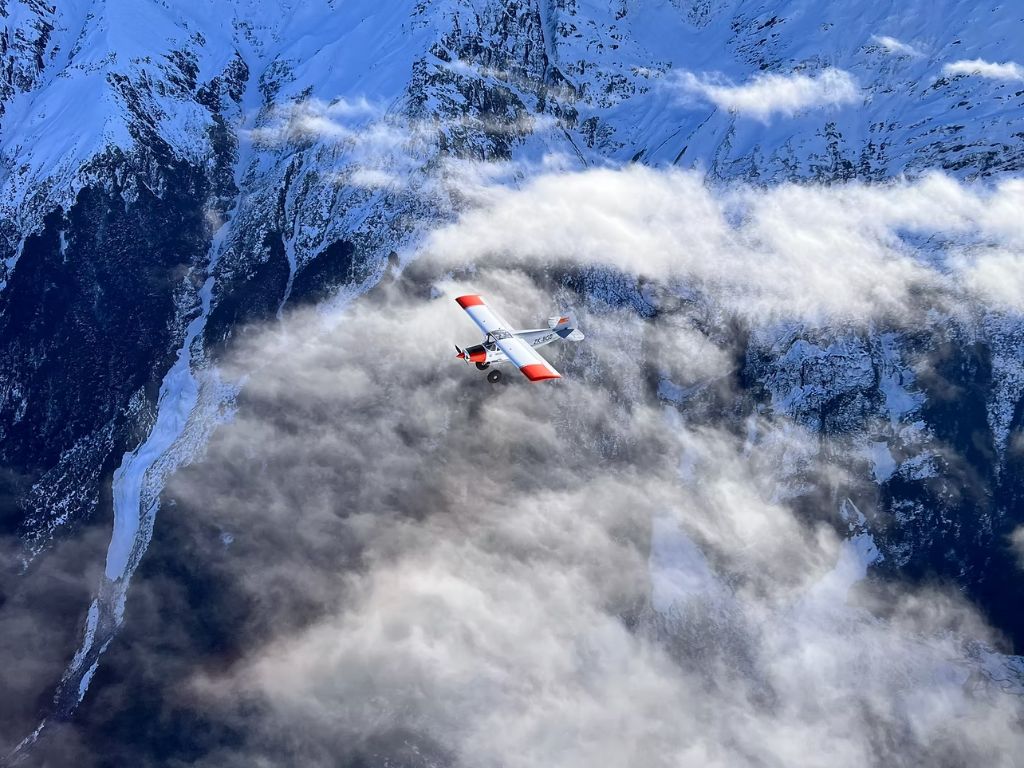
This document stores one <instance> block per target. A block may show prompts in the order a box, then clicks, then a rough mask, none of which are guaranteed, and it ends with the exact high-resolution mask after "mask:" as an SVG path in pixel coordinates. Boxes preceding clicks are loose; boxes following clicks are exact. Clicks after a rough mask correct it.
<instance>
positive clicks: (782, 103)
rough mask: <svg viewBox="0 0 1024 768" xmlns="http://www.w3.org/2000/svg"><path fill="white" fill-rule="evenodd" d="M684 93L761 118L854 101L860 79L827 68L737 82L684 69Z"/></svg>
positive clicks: (838, 70)
mask: <svg viewBox="0 0 1024 768" xmlns="http://www.w3.org/2000/svg"><path fill="white" fill-rule="evenodd" d="M676 82H677V84H678V87H679V88H681V89H682V90H683V91H684V92H685V93H689V94H692V95H696V96H700V97H703V98H705V99H707V100H708V101H710V102H712V103H713V104H715V105H716V106H718V107H721V108H722V109H727V110H729V111H730V112H735V113H737V114H740V115H744V116H748V117H753V118H755V119H758V120H764V121H766V120H768V119H769V118H770V117H771V116H772V115H776V114H779V115H786V116H791V115H794V114H796V113H797V112H801V111H803V110H806V109H811V108H814V107H826V106H837V105H841V104H849V103H852V102H855V101H856V100H857V99H858V97H859V91H858V87H857V82H856V80H854V78H853V76H852V75H851V74H850V73H848V72H845V71H844V70H841V69H836V68H828V69H824V70H822V71H821V72H819V73H817V75H814V76H812V75H805V74H803V73H800V72H794V73H792V74H788V75H779V74H759V75H755V76H754V77H753V78H752V79H751V80H748V81H747V82H745V83H740V84H736V83H733V82H730V81H728V80H726V79H724V78H723V77H722V76H721V75H716V74H699V75H698V74H695V73H693V72H683V73H681V74H680V75H679V77H678V80H677V81H676Z"/></svg>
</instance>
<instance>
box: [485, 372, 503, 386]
mask: <svg viewBox="0 0 1024 768" xmlns="http://www.w3.org/2000/svg"><path fill="white" fill-rule="evenodd" d="M487 380H488V381H489V382H491V384H497V383H498V382H499V381H501V371H491V372H490V373H488V374H487Z"/></svg>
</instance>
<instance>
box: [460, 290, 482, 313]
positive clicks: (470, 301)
mask: <svg viewBox="0 0 1024 768" xmlns="http://www.w3.org/2000/svg"><path fill="white" fill-rule="evenodd" d="M456 301H457V302H459V306H460V307H462V308H463V309H469V308H470V307H479V306H480V305H481V304H483V303H484V300H483V299H481V298H480V297H479V296H477V295H475V294H468V295H466V296H459V297H458V298H457V299H456Z"/></svg>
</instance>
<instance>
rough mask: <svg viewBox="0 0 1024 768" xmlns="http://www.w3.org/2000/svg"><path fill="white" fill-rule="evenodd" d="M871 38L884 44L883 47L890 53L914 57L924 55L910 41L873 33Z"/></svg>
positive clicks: (879, 43) (881, 44) (878, 43)
mask: <svg viewBox="0 0 1024 768" xmlns="http://www.w3.org/2000/svg"><path fill="white" fill-rule="evenodd" d="M871 40H872V41H873V42H874V43H876V44H877V45H880V46H882V48H884V49H885V50H886V52H888V53H894V54H898V55H901V56H910V57H912V58H917V57H919V56H923V55H924V54H923V53H922V52H921V51H920V50H918V49H917V48H915V47H914V46H913V45H911V44H910V43H904V42H902V41H901V40H897V39H896V38H895V37H889V35H872V36H871Z"/></svg>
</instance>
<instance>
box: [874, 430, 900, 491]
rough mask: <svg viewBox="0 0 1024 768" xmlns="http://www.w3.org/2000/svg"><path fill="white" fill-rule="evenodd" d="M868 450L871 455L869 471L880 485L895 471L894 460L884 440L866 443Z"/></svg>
mask: <svg viewBox="0 0 1024 768" xmlns="http://www.w3.org/2000/svg"><path fill="white" fill-rule="evenodd" d="M868 452H869V455H870V457H871V463H872V468H871V473H872V475H873V476H874V478H875V482H876V483H878V484H879V485H881V484H882V483H884V482H885V481H887V480H888V479H889V478H890V477H892V476H893V475H894V474H895V473H896V460H895V459H894V458H893V457H892V453H891V452H890V451H889V444H888V443H886V442H885V441H873V442H871V443H869V444H868Z"/></svg>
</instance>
